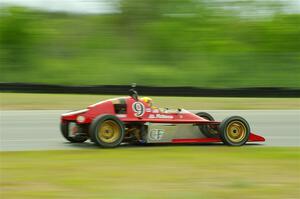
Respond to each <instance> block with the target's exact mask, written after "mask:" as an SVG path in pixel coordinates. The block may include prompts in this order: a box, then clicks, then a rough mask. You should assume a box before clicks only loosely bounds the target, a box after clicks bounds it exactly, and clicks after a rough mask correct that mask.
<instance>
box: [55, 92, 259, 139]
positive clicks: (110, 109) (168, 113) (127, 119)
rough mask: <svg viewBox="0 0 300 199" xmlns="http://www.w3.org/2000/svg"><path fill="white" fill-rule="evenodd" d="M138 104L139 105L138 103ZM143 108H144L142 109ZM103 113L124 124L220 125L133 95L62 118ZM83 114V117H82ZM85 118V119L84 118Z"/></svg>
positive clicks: (87, 120) (78, 119)
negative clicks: (156, 105) (120, 107)
mask: <svg viewBox="0 0 300 199" xmlns="http://www.w3.org/2000/svg"><path fill="white" fill-rule="evenodd" d="M117 104H123V106H124V107H126V111H125V112H123V113H122V112H118V111H117V110H116V107H115V106H116V105H117ZM137 104H138V105H137ZM141 109H143V110H141ZM103 114H109V115H115V116H117V117H118V118H119V119H120V120H121V121H122V122H124V124H129V123H146V122H150V123H171V124H195V125H197V124H211V125H219V124H220V122H219V121H209V120H206V119H204V118H202V117H199V116H197V115H196V114H194V113H192V112H189V111H186V110H184V109H182V110H181V109H178V110H168V109H158V108H155V107H150V106H149V105H148V104H147V103H145V102H143V101H142V100H138V101H137V100H135V99H134V98H132V97H122V98H115V99H110V100H105V101H101V102H99V103H96V104H93V105H90V106H89V107H88V108H87V109H83V110H79V111H72V112H69V113H65V114H62V117H61V120H62V122H63V121H75V122H76V123H77V124H79V125H80V124H90V123H91V122H92V121H93V120H94V119H95V118H96V117H98V116H99V115H103ZM80 116H81V117H80ZM83 118H84V119H83ZM263 141H265V139H264V138H263V137H261V136H259V135H255V134H254V133H251V134H250V137H249V140H248V142H263ZM211 142H221V140H220V139H219V138H198V139H190V138H186V139H173V140H172V143H211Z"/></svg>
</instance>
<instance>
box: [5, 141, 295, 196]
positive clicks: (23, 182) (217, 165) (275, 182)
mask: <svg viewBox="0 0 300 199" xmlns="http://www.w3.org/2000/svg"><path fill="white" fill-rule="evenodd" d="M0 157H1V164H0V168H1V169H0V171H1V180H0V182H1V184H0V185H1V186H0V191H1V192H0V194H1V195H0V196H1V198H10V199H15V198H22V199H27V198H91V199H92V198H97V199H98V198H107V199H109V198H130V199H134V198H139V199H143V198H145V199H151V198H178V199H179V198H184V199H187V198H207V199H211V198H212V199H213V198H224V199H240V198H244V199H248V198H249V199H253V198H260V199H264V198H272V199H282V198H285V199H292V198H294V199H296V198H299V196H300V189H299V187H300V148H299V147H298V148H296V147H294V148H280V147H251V146H249V147H241V148H229V147H223V146H220V147H204V146H165V147H162V146H160V147H158V146H156V147H139V148H127V147H124V148H122V147H121V148H117V149H113V150H104V149H99V150H76V151H75V150H74V151H43V152H42V151H39V152H0Z"/></svg>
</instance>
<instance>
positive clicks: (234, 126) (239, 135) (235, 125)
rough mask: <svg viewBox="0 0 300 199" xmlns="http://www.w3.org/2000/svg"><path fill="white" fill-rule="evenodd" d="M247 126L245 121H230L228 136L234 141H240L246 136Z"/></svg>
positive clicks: (227, 130)
mask: <svg viewBox="0 0 300 199" xmlns="http://www.w3.org/2000/svg"><path fill="white" fill-rule="evenodd" d="M246 132H247V128H246V126H245V124H244V123H243V122H240V121H233V122H230V123H229V124H228V126H227V129H226V134H227V137H228V139H229V140H230V141H232V142H236V143H237V142H240V141H242V140H243V139H244V138H245V137H246Z"/></svg>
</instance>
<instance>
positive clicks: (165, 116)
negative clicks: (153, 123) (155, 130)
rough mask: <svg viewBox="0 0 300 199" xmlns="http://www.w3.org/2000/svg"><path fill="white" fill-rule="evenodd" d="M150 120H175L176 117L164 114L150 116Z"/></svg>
mask: <svg viewBox="0 0 300 199" xmlns="http://www.w3.org/2000/svg"><path fill="white" fill-rule="evenodd" d="M149 118H150V119H155V118H157V119H173V118H174V116H173V115H163V114H150V115H149Z"/></svg>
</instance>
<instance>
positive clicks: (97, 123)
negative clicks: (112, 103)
mask: <svg viewBox="0 0 300 199" xmlns="http://www.w3.org/2000/svg"><path fill="white" fill-rule="evenodd" d="M106 122H110V123H111V124H112V125H114V127H115V128H116V130H113V131H112V134H114V133H116V132H117V134H118V135H117V136H116V138H115V139H116V140H114V141H112V142H106V141H105V140H104V138H101V137H100V136H99V132H98V131H99V128H102V127H101V125H103V124H105V123H106ZM111 128H113V127H111ZM107 131H108V130H107ZM115 131H116V132H115ZM107 133H109V132H107ZM89 135H90V138H91V140H92V142H94V143H95V144H96V145H98V146H101V147H104V148H114V147H117V146H119V145H120V144H121V142H122V141H123V140H124V136H125V128H124V124H123V123H122V122H121V121H120V120H119V118H117V117H116V116H114V115H100V116H98V117H97V118H95V119H94V120H93V122H92V124H91V126H90V129H89Z"/></svg>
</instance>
